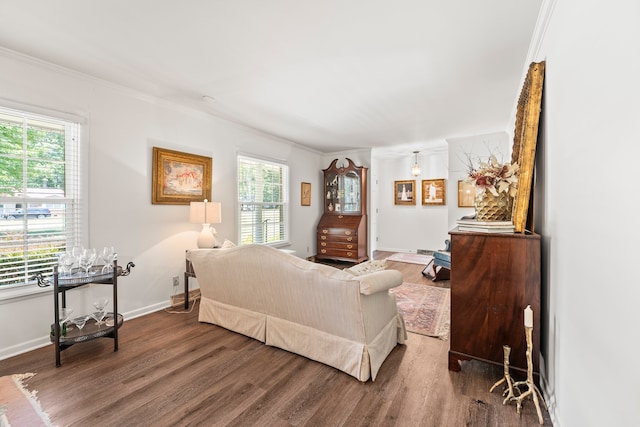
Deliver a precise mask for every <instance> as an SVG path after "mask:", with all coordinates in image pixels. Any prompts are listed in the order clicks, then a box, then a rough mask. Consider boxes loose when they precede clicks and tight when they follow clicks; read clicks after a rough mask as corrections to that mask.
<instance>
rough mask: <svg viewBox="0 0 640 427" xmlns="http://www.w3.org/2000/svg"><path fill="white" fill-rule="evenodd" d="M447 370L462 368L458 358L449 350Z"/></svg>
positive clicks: (456, 370)
mask: <svg viewBox="0 0 640 427" xmlns="http://www.w3.org/2000/svg"><path fill="white" fill-rule="evenodd" d="M449 370H450V371H453V372H460V371H461V370H462V366H460V359H459V358H458V356H456V355H455V354H453V353H451V352H449Z"/></svg>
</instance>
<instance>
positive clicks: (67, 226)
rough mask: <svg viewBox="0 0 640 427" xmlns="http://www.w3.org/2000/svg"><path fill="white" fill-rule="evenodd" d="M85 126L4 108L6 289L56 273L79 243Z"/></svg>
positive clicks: (0, 157) (1, 246) (2, 255)
mask: <svg viewBox="0 0 640 427" xmlns="http://www.w3.org/2000/svg"><path fill="white" fill-rule="evenodd" d="M79 127H80V126H79V124H78V123H73V122H69V121H64V120H60V119H55V118H51V117H45V116H40V115H35V114H31V113H25V112H20V111H16V110H9V109H4V108H0V288H3V289H4V288H8V287H14V286H19V285H25V284H29V283H34V280H33V277H34V275H35V274H37V273H39V272H41V273H43V274H50V273H51V271H52V267H53V265H54V264H55V263H56V262H57V254H58V253H59V252H64V251H65V250H66V248H67V247H68V246H70V245H73V244H74V243H75V242H76V241H78V238H79V236H78V235H79V230H80V227H79V214H78V209H79V173H78V150H79V141H78V138H79Z"/></svg>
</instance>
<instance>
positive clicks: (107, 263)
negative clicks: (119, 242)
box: [100, 246, 116, 273]
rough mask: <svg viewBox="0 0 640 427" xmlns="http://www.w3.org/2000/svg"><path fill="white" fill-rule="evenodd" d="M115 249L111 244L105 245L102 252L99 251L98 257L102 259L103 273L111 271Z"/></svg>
mask: <svg viewBox="0 0 640 427" xmlns="http://www.w3.org/2000/svg"><path fill="white" fill-rule="evenodd" d="M115 255H116V253H115V250H114V249H113V246H105V247H104V248H102V252H100V257H101V258H102V259H103V260H104V267H102V272H103V273H108V272H109V271H113V265H111V264H112V263H113V260H114V258H115Z"/></svg>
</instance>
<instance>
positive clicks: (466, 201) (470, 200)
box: [458, 180, 476, 208]
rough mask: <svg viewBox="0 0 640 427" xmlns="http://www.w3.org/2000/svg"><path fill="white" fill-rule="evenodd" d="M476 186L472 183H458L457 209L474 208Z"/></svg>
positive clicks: (460, 181)
mask: <svg viewBox="0 0 640 427" xmlns="http://www.w3.org/2000/svg"><path fill="white" fill-rule="evenodd" d="M475 199H476V185H475V184H474V183H473V182H464V180H459V181H458V207H459V208H473V207H475Z"/></svg>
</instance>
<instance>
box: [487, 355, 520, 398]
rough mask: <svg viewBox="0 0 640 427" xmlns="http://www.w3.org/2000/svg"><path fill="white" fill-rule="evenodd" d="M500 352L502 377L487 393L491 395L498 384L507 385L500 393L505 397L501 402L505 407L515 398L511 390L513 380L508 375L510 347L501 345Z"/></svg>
mask: <svg viewBox="0 0 640 427" xmlns="http://www.w3.org/2000/svg"><path fill="white" fill-rule="evenodd" d="M502 350H503V351H504V377H502V379H500V380H498V381H497V382H496V383H495V384H494V385H493V386H492V387H491V389H489V393H493V390H494V389H495V388H496V387H498V386H499V385H500V384H502V383H505V382H506V383H507V387H506V388H505V389H504V391H503V392H502V395H503V396H505V398H504V400H503V401H502V404H503V405H506V404H507V402H509V401H510V400H511V399H513V398H515V397H516V395H515V394H514V391H513V390H514V389H513V379H512V378H511V375H510V374H509V355H510V354H511V347H509V346H508V345H503V346H502Z"/></svg>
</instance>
